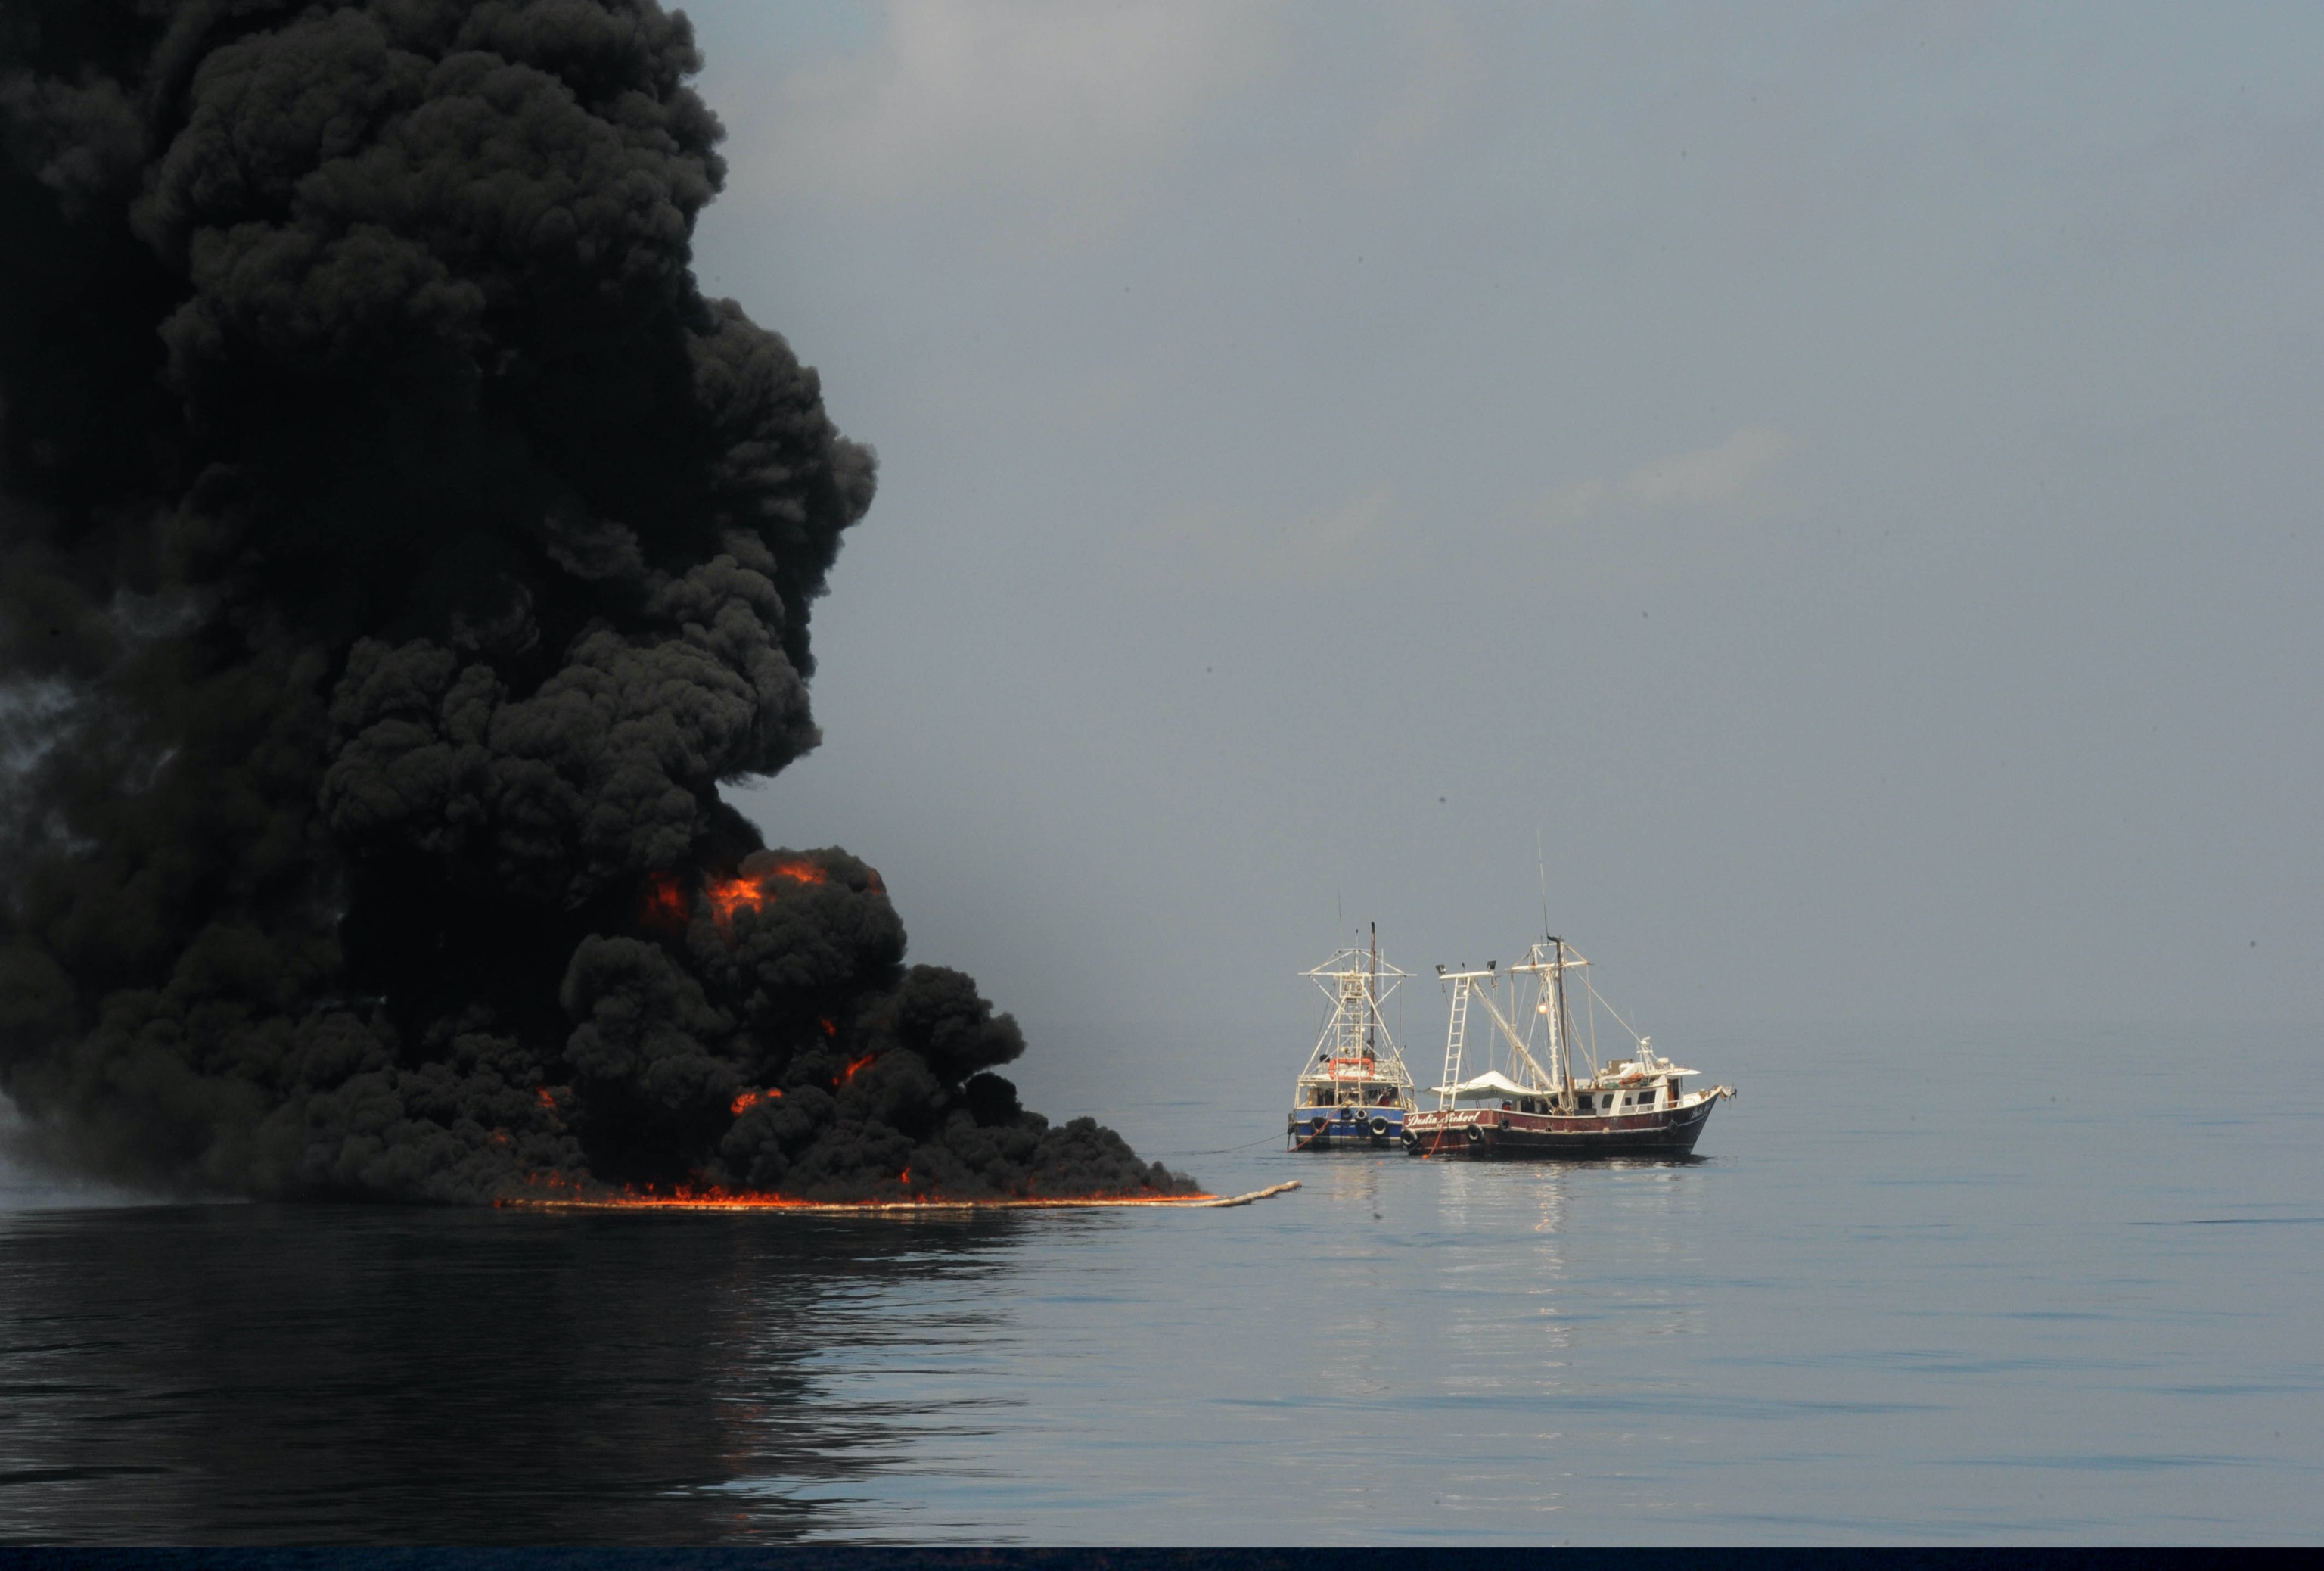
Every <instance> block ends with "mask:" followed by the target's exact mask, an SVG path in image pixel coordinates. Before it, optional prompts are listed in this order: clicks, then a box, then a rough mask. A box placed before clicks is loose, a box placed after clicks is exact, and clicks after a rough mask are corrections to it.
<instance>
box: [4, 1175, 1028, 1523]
mask: <svg viewBox="0 0 2324 1571" xmlns="http://www.w3.org/2000/svg"><path fill="white" fill-rule="evenodd" d="M1017 1225H1018V1224H1017V1222H1016V1219H1013V1218H1010V1217H989V1218H979V1219H976V1220H975V1221H973V1222H969V1221H962V1222H956V1223H953V1224H943V1223H937V1224H929V1223H927V1222H920V1223H915V1224H911V1225H910V1226H909V1227H908V1228H906V1227H900V1226H895V1225H881V1224H862V1223H855V1222H845V1223H838V1224H829V1223H824V1222H820V1221H817V1220H814V1219H807V1218H787V1219H785V1221H784V1223H783V1224H782V1225H780V1226H779V1227H769V1226H766V1225H765V1224H764V1223H763V1221H762V1220H761V1219H753V1218H748V1217H742V1218H737V1217H721V1216H703V1217H693V1216H687V1217H672V1216H649V1217H629V1216H620V1215H613V1216H606V1215H583V1216H553V1217H552V1216H541V1215H509V1214H504V1213H493V1212H447V1211H441V1210H421V1211H410V1210H404V1209H401V1208H397V1209H367V1208H366V1209H326V1210H317V1209H311V1208H306V1209H302V1208H289V1207H276V1206H152V1207H140V1208H135V1209H125V1210H124V1209H87V1208H84V1209H74V1210H50V1211H42V1212H20V1213H16V1214H14V1215H9V1214H5V1213H0V1252H5V1257H6V1269H5V1271H0V1326H5V1332H0V1390H5V1391H6V1392H7V1393H8V1400H7V1402H6V1404H5V1407H6V1413H5V1419H0V1539H31V1540H40V1539H90V1538H97V1539H103V1540H105V1541H110V1542H139V1541H146V1542H151V1541H172V1540H185V1539H193V1540H199V1541H271V1542H312V1541H334V1540H346V1539H401V1540H420V1541H441V1540H500V1541H532V1542H540V1541H552V1542H554V1541H591V1540H601V1539H644V1540H655V1539H662V1540H669V1539H685V1540H692V1541H705V1540H715V1539H720V1538H724V1537H729V1536H735V1535H741V1536H747V1537H751V1538H761V1539H764V1538H773V1539H784V1538H790V1537H797V1536H804V1535H806V1534H807V1533H808V1532H810V1531H811V1530H812V1528H813V1520H812V1519H814V1518H815V1517H816V1515H817V1514H818V1513H820V1512H824V1511H827V1510H828V1509H829V1505H828V1503H827V1501H826V1500H825V1499H819V1498H818V1497H819V1496H825V1497H827V1496H829V1495H830V1494H831V1493H832V1492H834V1491H837V1492H840V1493H842V1494H844V1492H845V1485H846V1483H847V1481H848V1480H850V1479H860V1478H861V1477H862V1476H863V1475H865V1474H868V1473H871V1472H873V1471H876V1470H878V1469H879V1468H881V1467H882V1466H883V1465H892V1464H893V1463H894V1462H895V1460H896V1458H897V1455H898V1452H899V1445H900V1442H899V1437H898V1431H897V1428H896V1424H895V1419H896V1418H897V1417H898V1415H897V1414H895V1413H893V1412H891V1411H889V1410H887V1409H885V1408H884V1407H883V1406H882V1405H881V1404H880V1403H878V1402H876V1401H875V1402H869V1403H865V1402H846V1403H837V1402H834V1401H832V1400H828V1397H829V1393H828V1391H827V1390H826V1387H827V1386H828V1384H829V1382H828V1381H827V1380H826V1379H825V1373H826V1371H825V1368H824V1367H821V1366H823V1365H826V1364H827V1363H828V1362H829V1361H830V1360H832V1359H834V1358H835V1357H836V1358H838V1359H841V1360H871V1361H879V1362H883V1363H893V1362H894V1361H895V1360H896V1359H897V1358H898V1357H899V1354H901V1355H903V1356H907V1357H908V1355H909V1354H908V1346H907V1344H908V1343H909V1342H911V1341H913V1340H914V1339H918V1338H929V1337H933V1338H936V1339H939V1340H945V1339H950V1340H958V1341H963V1342H984V1341H988V1340H989V1339H990V1338H991V1335H992V1334H993V1331H994V1327H993V1326H992V1324H991V1322H992V1319H993V1315H992V1313H991V1311H990V1310H989V1309H987V1308H983V1307H982V1305H980V1303H979V1302H978V1300H977V1297H976V1294H975V1292H974V1291H973V1288H974V1284H975V1283H976V1282H977V1281H978V1280H979V1279H981V1278H982V1277H983V1276H985V1275H987V1274H989V1273H990V1272H991V1271H993V1270H995V1269H996V1268H997V1267H998V1265H999V1264H1000V1262H1001V1260H1002V1259H1003V1258H1005V1256H1006V1255H1007V1254H1008V1252H1009V1251H1010V1235H1011V1234H1012V1233H1013V1232H1015V1231H1016V1228H1017ZM899 1298H904V1299H910V1300H917V1301H918V1302H917V1306H916V1308H908V1309H906V1310H905V1311H904V1312H901V1313H898V1312H896V1311H897V1310H898V1308H899V1305H898V1300H899ZM874 1310H882V1311H885V1312H884V1313H874V1312H871V1311H874ZM981 1406H982V1404H981V1403H980V1402H979V1401H978V1400H962V1401H956V1402H953V1403H950V1404H947V1409H946V1411H945V1412H944V1413H942V1414H940V1415H930V1414H928V1413H926V1412H921V1413H917V1414H915V1415H913V1423H912V1428H913V1429H914V1430H915V1433H916V1436H917V1437H918V1441H919V1442H920V1443H925V1441H926V1438H927V1435H928V1432H929V1428H930V1420H931V1418H932V1417H933V1418H934V1419H935V1420H936V1423H937V1424H938V1425H940V1426H953V1427H960V1428H965V1429H967V1430H970V1431H973V1430H974V1429H975V1428H977V1427H978V1426H979V1418H978V1414H979V1410H980V1407H981ZM738 1476H747V1477H751V1478H753V1479H757V1480H760V1481H761V1487H759V1488H758V1489H756V1490H754V1491H753V1493H752V1500H751V1502H750V1503H749V1509H748V1510H747V1511H739V1510H735V1509H733V1508H732V1502H729V1503H728V1504H727V1505H719V1504H716V1503H715V1497H714V1496H712V1495H710V1494H709V1493H707V1492H715V1490H717V1489H718V1488H719V1487H720V1486H722V1485H724V1483H727V1481H729V1480H731V1479H733V1478H736V1477H738ZM770 1479H785V1480H789V1481H792V1482H793V1483H795V1484H796V1486H797V1488H796V1490H795V1491H784V1490H779V1489H770V1488H767V1487H765V1483H764V1481H767V1480H770Z"/></svg>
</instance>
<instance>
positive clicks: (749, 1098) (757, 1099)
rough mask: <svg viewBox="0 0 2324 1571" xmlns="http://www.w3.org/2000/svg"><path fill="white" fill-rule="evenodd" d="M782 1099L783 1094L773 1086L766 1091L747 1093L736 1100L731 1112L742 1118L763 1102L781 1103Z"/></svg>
mask: <svg viewBox="0 0 2324 1571" xmlns="http://www.w3.org/2000/svg"><path fill="white" fill-rule="evenodd" d="M782 1099H783V1094H782V1093H781V1092H779V1091H778V1090H776V1089H775V1088H774V1087H773V1086H768V1087H767V1088H766V1089H765V1090H764V1091H745V1092H743V1093H742V1095H739V1096H737V1097H735V1098H734V1104H733V1107H732V1109H730V1111H732V1112H733V1114H734V1116H735V1117H737V1118H740V1117H742V1114H745V1113H748V1112H749V1111H750V1110H751V1109H752V1108H753V1107H756V1106H757V1105H758V1104H760V1103H761V1102H767V1101H774V1102H780V1101H781V1100H782Z"/></svg>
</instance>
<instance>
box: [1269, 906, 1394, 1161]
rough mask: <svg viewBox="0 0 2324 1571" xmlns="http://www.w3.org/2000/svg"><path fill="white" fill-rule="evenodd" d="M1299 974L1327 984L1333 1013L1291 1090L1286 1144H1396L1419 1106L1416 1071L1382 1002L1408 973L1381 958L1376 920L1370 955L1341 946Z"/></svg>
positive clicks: (1315, 1147) (1329, 1147)
mask: <svg viewBox="0 0 2324 1571" xmlns="http://www.w3.org/2000/svg"><path fill="white" fill-rule="evenodd" d="M1300 975H1303V976H1305V977H1307V978H1308V979H1309V980H1311V981H1313V982H1314V984H1315V985H1316V986H1318V987H1320V988H1322V989H1323V996H1324V997H1325V998H1327V999H1330V1000H1331V1001H1332V1012H1331V1013H1330V1014H1329V1015H1328V1016H1326V1017H1325V1019H1324V1021H1323V1031H1322V1033H1321V1034H1320V1035H1318V1036H1317V1038H1316V1039H1315V1048H1314V1051H1313V1052H1311V1053H1309V1054H1308V1055H1307V1062H1306V1066H1305V1067H1304V1068H1302V1069H1301V1070H1300V1071H1299V1078H1298V1081H1297V1083H1296V1085H1295V1086H1293V1088H1292V1094H1291V1119H1290V1123H1288V1124H1287V1125H1286V1128H1285V1132H1284V1139H1285V1141H1286V1143H1287V1144H1288V1146H1289V1149H1291V1150H1292V1151H1334V1150H1338V1151H1347V1150H1351V1149H1353V1150H1364V1151H1369V1150H1376V1149H1379V1148H1384V1147H1393V1146H1394V1145H1395V1144H1396V1142H1397V1141H1400V1140H1402V1139H1404V1138H1405V1130H1406V1120H1408V1119H1409V1118H1410V1117H1411V1116H1412V1114H1413V1111H1414V1108H1415V1106H1416V1104H1415V1103H1414V1101H1413V1081H1412V1072H1411V1071H1410V1070H1409V1069H1406V1067H1404V1053H1403V1051H1402V1049H1399V1048H1398V1047H1397V1045H1396V1038H1395V1036H1394V1035H1393V1034H1392V1033H1391V1032H1390V1031H1389V1030H1388V1017H1387V1016H1386V1015H1385V1014H1383V1013H1381V1012H1380V1005H1381V1004H1382V1003H1386V1002H1387V1000H1388V997H1389V996H1390V995H1391V994H1392V993H1395V992H1396V990H1397V987H1399V986H1400V985H1402V984H1404V983H1405V982H1406V980H1407V979H1408V978H1409V976H1410V973H1408V972H1405V971H1399V970H1397V968H1396V967H1395V966H1389V965H1387V964H1385V963H1383V962H1382V961H1381V959H1380V957H1379V927H1378V926H1377V925H1375V926H1374V927H1373V929H1372V942H1371V948H1370V950H1369V953H1367V952H1366V951H1364V950H1362V949H1354V948H1350V949H1342V950H1341V951H1339V953H1337V954H1335V955H1333V956H1332V957H1331V958H1330V959H1328V960H1326V961H1324V962H1323V964H1322V965H1321V966H1317V967H1315V969H1314V970H1313V971H1305V972H1302V973H1300ZM1383 984H1385V985H1383Z"/></svg>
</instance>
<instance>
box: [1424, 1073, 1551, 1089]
mask: <svg viewBox="0 0 2324 1571" xmlns="http://www.w3.org/2000/svg"><path fill="white" fill-rule="evenodd" d="M1429 1090H1431V1091H1433V1092H1434V1093H1435V1094H1436V1095H1439V1096H1538V1095H1541V1093H1540V1092H1538V1091H1536V1090H1535V1089H1534V1088H1533V1087H1532V1086H1520V1085H1518V1084H1517V1082H1516V1081H1514V1080H1512V1079H1510V1078H1509V1077H1508V1076H1507V1075H1504V1074H1502V1073H1501V1072H1500V1071H1499V1069H1494V1070H1491V1071H1489V1072H1488V1073H1486V1074H1482V1075H1480V1076H1478V1077H1476V1078H1475V1079H1473V1080H1463V1081H1462V1082H1461V1083H1460V1084H1459V1085H1458V1086H1430V1087H1429Z"/></svg>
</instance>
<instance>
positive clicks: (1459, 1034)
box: [1436, 976, 1471, 1110]
mask: <svg viewBox="0 0 2324 1571" xmlns="http://www.w3.org/2000/svg"><path fill="white" fill-rule="evenodd" d="M1470 987H1471V978H1469V977H1466V976H1457V977H1454V978H1453V980H1452V1024H1451V1025H1450V1026H1448V1027H1446V1028H1445V1031H1444V1081H1443V1083H1444V1084H1445V1085H1446V1086H1458V1085H1459V1084H1461V1045H1462V1042H1463V1041H1464V1040H1466V1039H1467V1037H1468V1034H1469V989H1470ZM1436 1105H1437V1107H1438V1109H1439V1110H1442V1109H1443V1108H1447V1107H1450V1106H1452V1094H1451V1093H1450V1092H1449V1091H1447V1092H1440V1093H1439V1094H1438V1095H1437V1097H1436Z"/></svg>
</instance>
